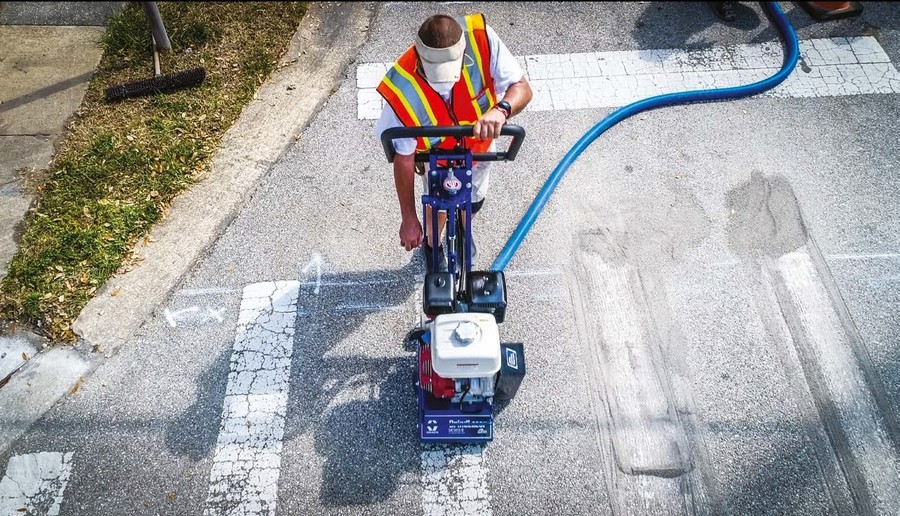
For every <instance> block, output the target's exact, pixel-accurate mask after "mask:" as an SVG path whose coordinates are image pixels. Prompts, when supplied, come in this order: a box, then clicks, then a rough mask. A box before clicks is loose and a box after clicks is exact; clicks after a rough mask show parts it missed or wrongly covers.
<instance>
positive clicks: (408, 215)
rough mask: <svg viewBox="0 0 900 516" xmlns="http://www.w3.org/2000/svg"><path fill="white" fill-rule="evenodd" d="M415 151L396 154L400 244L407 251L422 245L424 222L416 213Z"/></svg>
mask: <svg viewBox="0 0 900 516" xmlns="http://www.w3.org/2000/svg"><path fill="white" fill-rule="evenodd" d="M415 156H416V155H415V153H413V154H409V155H403V154H397V155H396V156H394V185H395V186H396V188H397V200H398V201H400V217H401V219H400V245H402V246H403V247H404V248H406V250H407V251H412V250H413V249H415V248H417V247H419V246H420V245H422V224H420V223H419V216H418V215H417V214H416V199H415V180H416V179H415V177H416V171H415V168H416V162H415Z"/></svg>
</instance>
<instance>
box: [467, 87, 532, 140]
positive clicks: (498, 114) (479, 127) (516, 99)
mask: <svg viewBox="0 0 900 516" xmlns="http://www.w3.org/2000/svg"><path fill="white" fill-rule="evenodd" d="M532 96H533V92H532V91H531V85H530V84H528V79H526V78H525V76H524V75H523V76H522V78H521V79H519V82H517V83H515V84H513V85H512V86H510V87H509V89H507V90H506V94H505V95H503V100H505V101H507V102H509V107H511V108H512V113H510V114H509V116H513V115H516V114H518V113H521V112H522V110H523V109H525V106H527V105H528V103H529V102H531V97H532ZM505 123H506V115H504V114H503V112H502V111H500V110H499V109H489V110H488V112H487V113H485V114H484V115H482V116H481V118H480V119H479V120H478V122H476V123H475V128H474V129H473V130H472V134H473V135H474V136H475V137H476V138H478V139H481V140H487V139H490V138H498V137H500V129H502V128H503V124H505Z"/></svg>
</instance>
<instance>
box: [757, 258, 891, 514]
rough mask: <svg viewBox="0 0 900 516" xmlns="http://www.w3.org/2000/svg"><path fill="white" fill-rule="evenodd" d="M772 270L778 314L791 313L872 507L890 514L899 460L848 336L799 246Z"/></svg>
mask: <svg viewBox="0 0 900 516" xmlns="http://www.w3.org/2000/svg"><path fill="white" fill-rule="evenodd" d="M773 267H774V269H775V272H776V277H777V278H778V281H779V282H780V283H781V284H782V285H783V287H784V289H783V291H785V292H786V294H784V295H781V296H779V297H780V299H779V302H780V303H781V304H782V311H783V312H785V313H789V314H791V315H792V320H791V321H789V322H792V324H791V325H792V331H793V332H794V341H795V344H796V345H797V346H798V351H800V354H801V356H802V357H803V359H804V360H805V361H806V362H807V363H809V364H810V365H814V366H815V368H816V369H817V371H818V373H819V374H820V375H821V382H818V383H820V384H821V387H823V388H824V391H825V392H824V393H823V394H824V396H825V397H826V400H825V401H826V402H827V403H828V405H829V406H830V407H832V408H833V410H834V412H835V414H836V417H837V418H838V420H839V421H838V422H839V424H840V427H841V429H842V431H843V433H844V434H845V435H846V438H847V442H848V445H849V448H850V450H849V452H850V454H851V455H852V457H853V462H854V464H855V465H856V467H857V468H859V470H860V472H861V473H862V475H863V476H864V478H865V484H866V487H865V489H866V490H868V491H869V492H870V494H871V495H872V502H871V503H872V505H873V507H872V508H873V509H874V510H876V511H877V512H879V513H884V514H888V513H892V512H895V511H896V509H897V508H898V507H900V490H898V489H897V485H898V481H900V457H898V455H897V453H896V450H895V449H894V447H893V446H892V440H891V437H890V436H889V435H888V432H887V429H886V428H885V424H884V421H883V420H882V419H881V415H880V411H879V409H878V406H877V404H876V402H875V399H874V398H873V396H872V392H871V391H870V390H869V387H868V384H867V383H866V380H865V377H864V375H863V373H862V370H861V368H860V367H859V362H858V361H857V359H856V357H855V355H854V353H853V349H852V344H851V342H850V339H851V338H852V336H851V335H850V334H849V333H848V329H847V328H846V327H845V326H844V324H843V323H842V321H841V317H840V314H839V313H838V311H837V309H836V308H835V305H834V303H833V302H832V300H831V298H830V296H829V294H828V290H827V289H826V287H825V284H824V282H823V278H822V277H821V275H820V273H819V271H818V270H817V268H816V266H815V264H814V262H813V260H812V258H811V256H810V254H809V251H808V250H807V249H806V248H805V247H804V248H801V249H800V250H798V251H795V252H792V253H788V254H785V255H784V256H781V257H780V258H778V259H777V260H775V262H774V265H773Z"/></svg>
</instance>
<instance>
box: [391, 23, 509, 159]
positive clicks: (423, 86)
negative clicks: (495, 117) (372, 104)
mask: <svg viewBox="0 0 900 516" xmlns="http://www.w3.org/2000/svg"><path fill="white" fill-rule="evenodd" d="M457 21H458V22H459V24H460V25H461V26H462V29H463V37H464V38H465V39H466V51H465V55H464V56H463V68H462V74H461V75H460V78H459V81H457V82H456V84H454V85H453V90H452V91H451V93H450V102H449V103H447V102H444V99H443V98H442V97H441V96H440V94H438V92H436V91H434V88H432V87H431V86H430V85H429V84H428V81H427V80H425V77H424V76H422V74H420V73H419V70H418V66H417V61H418V53H417V52H416V47H415V45H412V46H410V47H409V49H407V50H406V52H404V53H403V55H401V56H400V58H399V59H397V62H396V63H394V66H393V67H391V69H390V70H388V72H387V74H385V76H384V78H383V79H382V80H381V84H379V85H378V93H380V94H381V96H382V97H384V100H386V101H387V103H388V105H390V106H391V109H393V110H394V113H396V114H397V118H399V119H400V121H401V122H402V123H403V125H404V126H405V127H427V126H447V125H474V124H475V122H477V121H478V119H479V118H481V115H483V114H484V113H485V112H487V110H489V109H491V108H492V107H493V106H494V104H495V103H496V102H497V94H496V92H495V91H494V79H493V78H492V77H491V49H490V45H489V44H488V37H487V30H485V23H484V15H483V14H480V13H478V14H470V15H468V16H466V17H464V18H457ZM465 140H466V147H467V148H469V149H472V151H473V152H485V151H486V150H487V149H488V147H490V145H491V141H492V140H476V139H474V138H465ZM455 143H456V139H455V138H437V137H436V138H417V142H416V151H417V152H424V151H427V150H429V149H431V148H432V147H437V148H440V149H452V148H453V147H454V145H455Z"/></svg>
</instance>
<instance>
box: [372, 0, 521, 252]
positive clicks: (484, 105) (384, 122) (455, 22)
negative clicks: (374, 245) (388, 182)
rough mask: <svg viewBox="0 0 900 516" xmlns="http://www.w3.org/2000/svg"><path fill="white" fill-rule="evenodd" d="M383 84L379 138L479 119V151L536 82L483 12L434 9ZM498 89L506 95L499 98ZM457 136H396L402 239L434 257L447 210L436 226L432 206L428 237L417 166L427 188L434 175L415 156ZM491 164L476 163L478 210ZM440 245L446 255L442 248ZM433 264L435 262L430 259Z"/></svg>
mask: <svg viewBox="0 0 900 516" xmlns="http://www.w3.org/2000/svg"><path fill="white" fill-rule="evenodd" d="M378 92H379V93H380V94H381V95H382V97H384V99H385V101H386V105H385V107H384V110H383V111H382V113H381V118H380V119H379V120H378V122H377V123H376V124H375V136H376V138H379V139H380V137H381V133H382V132H384V131H385V130H386V129H389V128H391V127H399V126H406V127H411V126H413V127H421V126H446V125H474V126H475V127H474V129H473V134H474V137H473V138H471V139H467V143H468V144H469V148H470V149H472V150H473V152H485V151H487V150H493V149H494V145H493V139H494V138H497V137H499V136H500V129H501V128H502V126H503V124H505V123H506V121H507V120H508V119H509V118H510V117H512V116H513V115H516V114H517V113H519V112H521V111H522V110H523V109H525V106H527V105H528V102H530V101H531V97H532V91H531V86H530V85H529V84H528V80H527V79H526V78H525V74H524V73H523V72H522V68H521V67H520V66H519V63H518V62H517V61H516V60H515V58H514V57H513V56H512V54H511V53H510V52H509V50H508V49H507V48H506V45H504V44H503V41H501V39H500V37H499V36H498V35H497V33H496V32H495V31H494V30H493V29H492V28H491V27H489V26H488V25H486V23H485V20H484V16H483V15H482V14H470V15H468V16H465V17H460V18H458V19H455V18H453V17H451V16H448V15H443V14H439V15H434V16H431V17H429V18H428V19H427V20H425V22H424V23H422V25H421V27H419V31H418V34H417V35H416V41H415V44H413V45H412V46H410V47H409V49H407V50H406V51H405V52H404V53H403V54H402V55H401V56H400V58H399V59H398V60H397V62H396V63H395V64H394V66H393V67H392V68H391V69H390V70H389V71H388V72H387V74H386V75H385V77H384V79H382V81H381V84H379V86H378ZM500 96H502V100H500V99H498V97H500ZM498 101H499V102H498ZM426 140H427V141H426ZM454 143H455V141H454V139H453V138H446V139H445V140H444V141H441V139H440V138H429V139H424V138H416V139H414V138H410V139H405V140H404V139H398V140H394V150H395V151H396V152H397V156H396V157H395V158H394V183H395V186H396V189H397V198H398V200H399V202H400V217H401V222H400V245H401V246H403V247H404V248H405V249H406V250H407V251H411V250H413V249H415V248H418V247H419V246H421V245H423V244H424V246H425V249H424V251H425V252H424V254H425V258H426V260H428V261H429V262H430V260H431V256H432V253H431V248H432V247H433V246H435V245H438V246H439V247H440V242H441V231H442V230H443V226H444V224H445V220H446V214H444V213H439V214H438V217H439V219H438V225H439V230H438V231H434V230H433V228H431V220H432V219H431V215H430V211H429V213H427V214H426V228H427V231H426V233H427V234H428V235H429V237H430V238H429V240H430V242H423V233H422V225H421V223H420V222H419V217H418V213H417V210H416V200H415V197H414V196H415V190H414V188H415V183H414V177H415V174H416V173H419V174H421V175H422V179H423V185H424V188H425V192H426V193H427V191H428V190H427V188H428V183H427V181H426V180H425V175H424V173H425V170H424V167H423V168H420V169H417V167H416V164H415V160H414V157H415V154H416V152H424V151H427V150H428V149H429V148H431V147H432V146H435V147H438V148H453V146H454ZM489 166H490V162H483V163H478V164H477V165H475V166H473V167H472V186H473V188H472V190H473V192H472V213H473V214H475V213H477V212H478V210H480V209H481V207H482V205H483V204H484V198H485V195H486V194H487V190H488V180H489ZM473 250H474V245H473ZM440 251H441V253H440V256H441V257H442V262H444V261H445V260H446V258H444V255H443V248H441V249H440ZM428 267H429V269H432V267H431V264H430V263H429V264H428ZM444 267H446V266H445V265H444Z"/></svg>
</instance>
